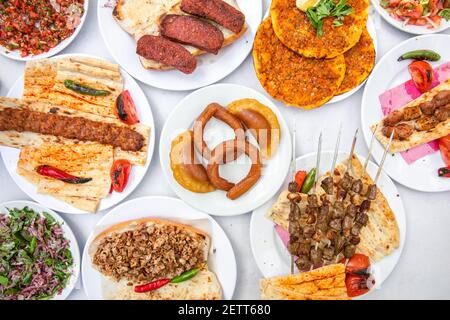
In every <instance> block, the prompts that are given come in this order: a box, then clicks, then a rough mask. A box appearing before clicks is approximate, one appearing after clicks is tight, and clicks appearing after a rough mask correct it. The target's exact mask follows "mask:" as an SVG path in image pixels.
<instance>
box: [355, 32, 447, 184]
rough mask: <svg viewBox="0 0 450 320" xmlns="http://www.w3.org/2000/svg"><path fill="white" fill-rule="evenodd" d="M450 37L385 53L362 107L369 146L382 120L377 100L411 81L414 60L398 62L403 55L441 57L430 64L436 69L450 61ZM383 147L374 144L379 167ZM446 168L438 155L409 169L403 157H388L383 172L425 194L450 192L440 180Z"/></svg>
mask: <svg viewBox="0 0 450 320" xmlns="http://www.w3.org/2000/svg"><path fill="white" fill-rule="evenodd" d="M448 43H450V36H449V35H443V34H435V35H425V36H420V37H414V38H411V39H408V40H406V41H405V42H402V43H400V44H399V45H398V46H396V47H394V48H393V49H391V50H390V51H389V52H388V53H386V54H385V55H384V56H383V58H382V59H381V60H380V62H379V63H378V64H377V65H376V66H375V69H374V70H373V72H372V75H371V76H370V78H369V80H368V81H367V84H366V87H365V89H364V94H363V98H362V103H361V123H362V129H363V132H364V138H365V140H366V143H367V145H369V144H370V139H371V138H372V131H371V130H370V126H372V125H373V124H375V123H377V122H378V121H379V120H380V119H381V118H383V113H382V112H381V106H380V102H379V99H378V97H379V96H380V94H382V93H383V92H385V91H387V90H389V89H390V88H393V87H395V86H397V85H399V84H401V83H403V82H405V81H408V80H409V79H411V76H410V75H409V72H408V65H409V64H410V63H411V60H409V61H408V60H407V61H402V62H398V61H397V59H398V57H400V56H401V55H402V54H404V53H406V52H409V51H412V50H418V49H431V50H434V51H436V52H438V53H439V54H440V55H441V57H442V58H441V60H439V61H437V62H430V63H431V64H432V66H433V67H437V66H439V65H440V64H442V63H445V62H449V61H450V50H449V49H448ZM383 151H384V150H383V147H382V146H381V145H380V144H379V143H378V142H377V143H375V144H374V148H373V153H372V154H373V157H374V158H375V160H376V161H377V162H378V163H380V161H381V158H382V156H383ZM443 166H444V162H443V161H442V158H441V155H440V153H439V152H435V153H433V154H431V155H428V156H426V157H424V158H422V159H419V160H417V161H416V162H414V163H413V164H411V165H408V164H407V163H406V162H405V160H403V158H402V156H401V155H400V154H395V155H394V156H388V157H387V158H386V162H385V164H384V167H383V169H384V171H385V172H386V173H387V174H388V175H389V176H390V177H391V178H392V179H394V180H395V181H397V182H399V183H401V184H403V185H405V186H407V187H409V188H411V189H415V190H419V191H424V192H441V191H449V190H450V180H449V179H442V178H439V177H438V175H437V170H438V168H440V167H443Z"/></svg>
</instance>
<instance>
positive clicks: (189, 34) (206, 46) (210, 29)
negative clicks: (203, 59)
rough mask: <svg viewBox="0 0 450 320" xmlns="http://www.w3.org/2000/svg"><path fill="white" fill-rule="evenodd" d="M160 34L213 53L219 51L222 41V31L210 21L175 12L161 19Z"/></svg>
mask: <svg viewBox="0 0 450 320" xmlns="http://www.w3.org/2000/svg"><path fill="white" fill-rule="evenodd" d="M161 35H162V36H164V37H166V38H169V39H170V40H173V41H176V42H180V43H183V44H187V45H191V46H193V47H195V48H198V49H200V50H203V51H206V52H210V53H213V54H217V53H218V52H219V50H220V48H222V46H223V41H224V38H223V33H222V31H220V30H219V28H217V27H215V26H213V25H212V24H211V23H208V22H206V21H203V20H200V19H199V18H196V17H192V16H183V15H176V14H168V15H166V16H165V17H164V18H163V19H162V21H161Z"/></svg>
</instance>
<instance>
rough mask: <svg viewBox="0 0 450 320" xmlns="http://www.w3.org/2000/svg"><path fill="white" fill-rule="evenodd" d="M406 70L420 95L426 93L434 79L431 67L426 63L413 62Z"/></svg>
mask: <svg viewBox="0 0 450 320" xmlns="http://www.w3.org/2000/svg"><path fill="white" fill-rule="evenodd" d="M408 69H409V73H410V74H411V77H412V80H413V82H414V84H415V85H416V87H417V89H419V91H420V92H421V93H424V92H426V91H428V89H430V87H431V84H432V82H433V78H434V74H433V67H432V66H431V65H430V64H429V63H428V62H426V61H414V62H412V63H411V64H410V65H409V67H408Z"/></svg>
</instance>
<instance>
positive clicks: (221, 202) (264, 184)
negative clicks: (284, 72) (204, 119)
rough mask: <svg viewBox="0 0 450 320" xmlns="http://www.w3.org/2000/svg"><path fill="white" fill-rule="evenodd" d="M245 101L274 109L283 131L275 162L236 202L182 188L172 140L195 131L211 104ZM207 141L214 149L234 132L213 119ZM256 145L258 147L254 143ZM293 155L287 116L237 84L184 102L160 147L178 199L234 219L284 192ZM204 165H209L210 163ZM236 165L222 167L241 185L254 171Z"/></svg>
mask: <svg viewBox="0 0 450 320" xmlns="http://www.w3.org/2000/svg"><path fill="white" fill-rule="evenodd" d="M244 98H253V99H256V100H258V101H259V102H261V103H262V104H264V105H266V106H268V107H269V108H271V109H272V111H273V112H274V113H275V114H276V115H277V117H278V121H279V123H280V127H281V141H280V146H279V147H278V150H277V152H276V154H275V155H274V156H273V157H272V159H270V160H269V161H267V163H266V164H265V166H264V168H263V172H262V176H261V178H260V179H259V181H258V182H257V183H256V184H255V185H254V186H253V188H251V189H250V190H249V191H248V192H247V193H245V194H244V195H243V196H241V197H240V198H238V199H236V200H234V201H233V200H230V199H228V198H227V197H226V192H224V191H221V190H218V191H214V192H210V193H206V194H200V193H194V192H191V191H189V190H186V189H184V188H183V187H181V186H180V185H179V184H178V182H176V181H175V179H174V178H173V174H172V169H171V168H170V160H169V153H170V148H171V142H172V140H173V139H174V138H175V137H176V136H177V135H178V134H180V133H182V132H184V131H186V130H188V129H191V128H192V126H193V124H194V121H195V119H197V117H198V116H199V115H200V114H201V113H202V112H203V110H204V109H205V108H206V106H207V105H208V104H210V103H212V102H217V103H219V104H221V105H222V106H227V105H228V104H229V103H231V102H233V101H235V100H238V99H244ZM204 137H205V140H206V141H207V143H208V145H209V146H210V147H213V146H216V145H217V144H219V143H220V142H222V141H225V140H228V139H233V138H234V132H233V130H232V129H231V128H230V127H228V126H227V125H225V124H224V123H222V122H220V121H217V120H215V119H212V120H211V121H209V123H208V125H207V127H206V129H205V132H204ZM249 139H250V141H251V142H252V143H254V142H253V141H254V140H253V141H252V137H249ZM254 145H256V144H255V143H254ZM291 152H292V151H291V136H290V133H289V128H288V127H287V125H286V122H285V121H284V119H283V115H282V114H281V112H280V111H279V110H278V108H277V107H276V106H275V105H274V104H273V102H272V101H271V100H269V99H267V98H266V97H265V96H263V95H262V94H260V93H259V92H257V91H255V90H253V89H250V88H247V87H243V86H239V85H234V84H216V85H212V86H209V87H206V88H203V89H200V90H197V91H195V92H193V93H191V94H190V95H188V96H187V97H186V98H184V99H183V100H181V102H180V103H179V104H178V105H177V106H176V107H175V108H174V109H173V111H172V113H171V114H170V115H169V117H168V119H167V121H166V123H165V124H164V128H163V130H162V132H161V141H160V146H159V156H160V161H161V166H162V168H163V171H164V173H165V175H166V177H167V179H168V181H169V184H170V186H171V187H172V189H173V191H174V192H175V193H176V194H177V196H179V197H180V198H181V199H183V201H185V202H186V203H188V204H189V205H190V206H192V207H194V208H197V209H199V210H202V211H204V212H207V213H209V214H212V215H218V216H233V215H238V214H243V213H246V212H250V211H252V210H253V209H255V208H257V207H259V206H260V205H262V204H263V203H264V202H266V201H267V200H269V199H270V198H271V197H272V196H273V195H274V194H275V192H276V191H277V190H278V189H279V188H280V186H281V184H282V183H283V181H284V178H285V177H286V174H287V171H288V170H289V164H290V161H291ZM242 157H244V156H241V157H240V158H238V162H239V161H241V159H242ZM203 163H204V164H206V162H203ZM235 163H236V162H234V164H233V163H230V164H227V165H223V166H221V167H220V172H221V174H223V177H224V178H226V179H230V180H231V181H233V182H237V181H239V180H240V179H242V178H243V177H245V175H246V174H247V172H248V170H249V168H250V164H249V163H248V161H247V162H246V163H245V165H244V164H242V162H240V164H235Z"/></svg>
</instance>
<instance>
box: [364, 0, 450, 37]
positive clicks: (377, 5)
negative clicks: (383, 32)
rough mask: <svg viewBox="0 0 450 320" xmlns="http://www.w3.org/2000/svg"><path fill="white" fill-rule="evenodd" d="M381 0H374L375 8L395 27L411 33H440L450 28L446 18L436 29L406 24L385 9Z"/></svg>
mask: <svg viewBox="0 0 450 320" xmlns="http://www.w3.org/2000/svg"><path fill="white" fill-rule="evenodd" d="M380 2H381V0H372V5H373V7H374V8H375V10H376V11H377V12H378V14H379V15H380V16H382V17H383V19H384V20H386V21H387V22H388V23H389V24H390V25H392V26H393V27H395V28H397V29H399V30H401V31H404V32H408V33H411V34H416V35H420V34H432V33H438V32H442V31H445V30H447V29H448V28H450V21H445V19H442V22H441V26H440V27H439V28H436V29H428V28H427V27H426V26H413V25H405V24H404V23H403V21H399V20H396V19H394V18H393V17H391V15H390V14H389V12H387V11H386V9H384V8H383V7H382V6H381V4H380Z"/></svg>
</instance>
